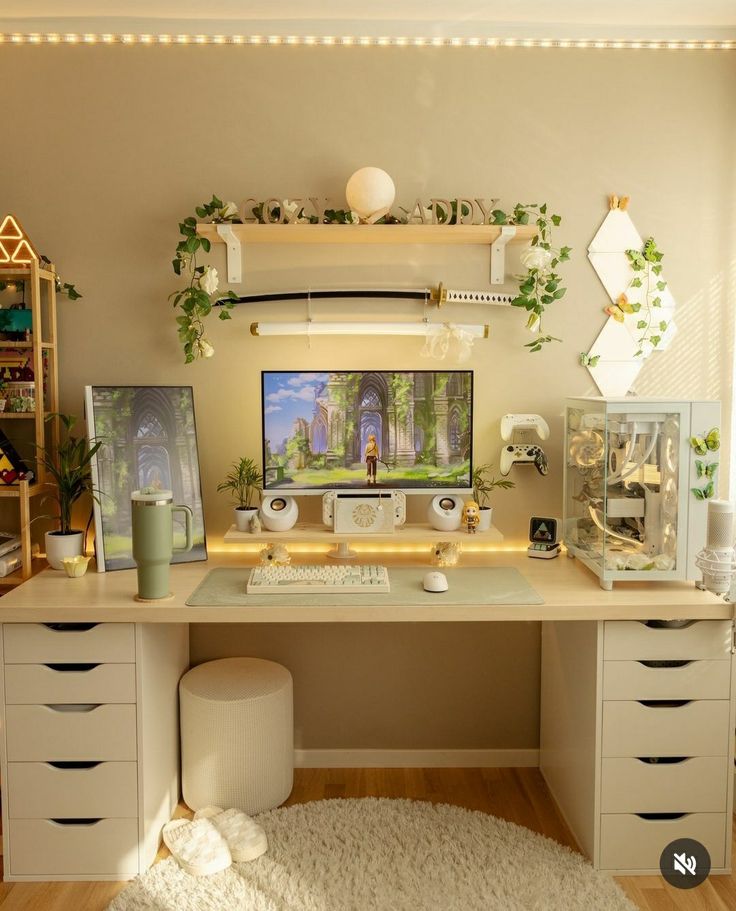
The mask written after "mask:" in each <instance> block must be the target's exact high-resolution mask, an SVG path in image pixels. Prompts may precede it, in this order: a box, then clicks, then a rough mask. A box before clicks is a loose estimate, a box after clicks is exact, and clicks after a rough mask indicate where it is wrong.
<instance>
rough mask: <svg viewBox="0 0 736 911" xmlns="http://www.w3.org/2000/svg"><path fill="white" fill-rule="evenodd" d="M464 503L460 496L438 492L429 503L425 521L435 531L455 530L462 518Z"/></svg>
mask: <svg viewBox="0 0 736 911" xmlns="http://www.w3.org/2000/svg"><path fill="white" fill-rule="evenodd" d="M464 505H465V504H464V500H463V498H462V497H458V496H455V495H454V494H453V495H450V494H446V493H445V494H440V495H439V496H437V497H434V498H433V499H432V502H431V503H430V504H429V508H428V509H427V521H428V522H429V524H430V525H431V526H432V528H436V529H437V531H457V529H458V528H460V523H461V522H462V520H463V506H464Z"/></svg>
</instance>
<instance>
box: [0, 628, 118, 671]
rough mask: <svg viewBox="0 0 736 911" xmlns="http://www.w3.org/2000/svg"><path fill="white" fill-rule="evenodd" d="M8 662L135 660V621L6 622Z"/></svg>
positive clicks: (5, 645) (4, 638)
mask: <svg viewBox="0 0 736 911" xmlns="http://www.w3.org/2000/svg"><path fill="white" fill-rule="evenodd" d="M3 647H4V653H5V661H6V662H7V663H8V664H50V663H78V662H93V663H103V662H104V663H110V662H113V663H127V662H132V661H135V626H134V624H132V623H6V624H4V625H3Z"/></svg>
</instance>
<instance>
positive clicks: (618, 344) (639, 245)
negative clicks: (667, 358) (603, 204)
mask: <svg viewBox="0 0 736 911" xmlns="http://www.w3.org/2000/svg"><path fill="white" fill-rule="evenodd" d="M626 205H627V201H626V200H622V201H619V200H618V199H617V197H615V196H614V197H611V208H610V211H609V212H608V215H606V217H605V218H604V219H603V223H602V224H601V226H600V228H598V231H597V233H596V235H595V237H594V238H593V240H592V241H591V242H590V246H589V247H588V259H589V260H590V264H591V265H592V266H593V268H594V269H595V271H596V274H597V275H598V278H599V279H600V280H601V284H602V285H603V287H604V288H605V289H606V293H607V294H608V296H609V297H610V299H611V305H610V312H611V314H612V315H610V316H609V317H608V319H607V320H606V324H605V325H604V327H603V329H602V330H601V333H600V335H599V336H598V338H597V339H596V340H595V342H594V343H593V347H592V348H591V349H590V351H589V352H588V356H587V360H588V361H590V360H593V361H594V364H595V366H592V365H591V364H590V363H588V364H587V366H588V370H589V371H590V375H591V376H592V377H593V380H594V381H595V384H596V386H598V389H599V390H600V392H601V395H609V396H621V395H626V393H627V392H628V391H629V390H630V389H631V387H632V385H633V383H634V381H635V380H636V377H637V376H638V375H639V371H640V370H641V368H642V366H643V365H644V361H645V360H646V358H647V357H649V356H650V355H651V354H653V353H655V352H657V351H661V350H663V349H665V348H666V347H667V345H668V344H669V343H670V341H671V339H672V337H673V336H674V334H675V322H674V313H675V299H674V298H673V297H672V294H671V292H670V290H669V287H668V285H667V282H666V280H665V278H664V275H663V272H662V266H661V264H660V263H659V261H658V260H657V259H656V256H655V258H652V257H651V256H650V259H646V258H644V257H641V258H639V259H637V258H636V257H632V255H631V253H632V251H635V252H637V253H644V252H648V251H650V250H651V248H650V247H648V246H647V244H649V243H650V241H647V242H646V244H645V242H644V241H643V240H642V238H641V235H640V234H639V232H638V231H637V230H636V227H635V226H634V223H633V221H632V220H631V217H630V216H629V213H628V211H626ZM654 250H655V252H656V248H654ZM632 258H633V259H634V260H635V262H634V264H632ZM636 265H638V266H639V268H638V269H637V268H635V266H636ZM596 358H597V359H598V360H597V361H596V360H595V359H596Z"/></svg>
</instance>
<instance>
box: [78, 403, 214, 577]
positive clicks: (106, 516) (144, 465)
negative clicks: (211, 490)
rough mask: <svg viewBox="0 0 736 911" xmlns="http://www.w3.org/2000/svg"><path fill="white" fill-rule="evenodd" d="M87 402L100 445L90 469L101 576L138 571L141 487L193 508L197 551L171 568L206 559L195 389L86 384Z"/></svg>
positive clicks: (180, 534) (179, 533) (180, 527)
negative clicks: (133, 503) (135, 530)
mask: <svg viewBox="0 0 736 911" xmlns="http://www.w3.org/2000/svg"><path fill="white" fill-rule="evenodd" d="M85 404H86V411H87V428H88V433H89V437H90V440H94V441H98V440H101V441H102V446H100V448H99V450H98V452H97V456H96V458H95V460H94V462H93V464H92V480H93V482H94V486H95V488H96V489H97V491H98V494H97V502H95V504H94V516H95V551H96V555H97V568H98V571H99V572H105V571H110V570H115V569H130V568H131V567H134V566H135V562H134V561H133V556H132V532H131V507H130V495H131V493H132V492H133V491H134V490H140V488H142V487H156V488H159V489H162V490H171V491H172V492H173V494H174V504H175V505H181V506H189V507H190V508H191V510H192V513H193V527H192V532H193V537H194V546H193V547H192V549H191V550H190V551H188V552H187V553H175V554H174V557H173V559H172V563H191V562H196V561H198V560H206V559H207V545H206V540H205V528H204V511H203V508H202V487H201V483H200V476H199V457H198V453H197V427H196V423H195V419H194V396H193V394H192V387H191V386H87V387H86V388H85ZM179 523H180V520H179V519H178V517H177V515H176V513H175V514H174V546H175V547H182V546H183V545H184V541H185V533H184V523H183V522H181V523H180V524H179Z"/></svg>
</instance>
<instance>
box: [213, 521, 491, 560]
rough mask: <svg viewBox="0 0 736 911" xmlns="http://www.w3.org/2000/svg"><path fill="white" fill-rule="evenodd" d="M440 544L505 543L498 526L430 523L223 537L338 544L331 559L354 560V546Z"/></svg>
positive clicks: (309, 526) (234, 532)
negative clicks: (472, 529)
mask: <svg viewBox="0 0 736 911" xmlns="http://www.w3.org/2000/svg"><path fill="white" fill-rule="evenodd" d="M439 541H452V542H457V543H458V544H463V543H464V544H483V545H489V544H500V543H501V542H502V541H503V535H502V534H501V532H500V531H499V530H498V529H497V528H496V527H495V526H491V528H489V529H488V531H479V532H476V533H475V534H468V532H467V531H465V529H458V530H457V531H437V529H435V528H432V527H431V526H430V525H428V524H426V523H417V524H406V525H402V526H400V527H399V528H397V529H396V530H395V531H394V532H393V533H391V532H381V533H378V534H373V533H356V532H343V533H336V532H334V531H331V530H330V529H329V528H325V526H324V525H322V524H321V523H307V522H298V523H297V524H296V525H295V526H294V527H293V528H290V529H289V530H288V531H266V530H265V529H263V530H262V531H260V532H257V533H256V534H252V533H251V532H247V531H238V529H237V528H236V526H235V525H231V526H230V528H229V529H228V531H227V532H226V533H225V536H224V538H223V542H224V543H225V544H241V545H243V544H259V543H260V544H325V545H334V547H333V549H332V550H330V551H328V556H330V557H333V558H335V559H340V560H349V559H354V558H355V557H357V556H358V553H357V552H356V551H354V550H352V549H351V548H350V544H365V545H368V546H370V545H372V544H374V545H382V546H385V545H391V544H393V545H395V546H396V548H397V550H398V549H401V548H402V547H406V546H408V545H412V544H427V545H428V546H431V545H433V544H436V543H438V542H439Z"/></svg>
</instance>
